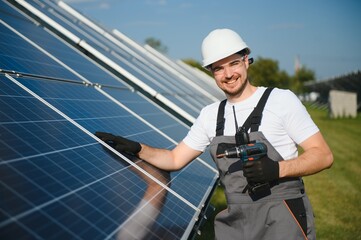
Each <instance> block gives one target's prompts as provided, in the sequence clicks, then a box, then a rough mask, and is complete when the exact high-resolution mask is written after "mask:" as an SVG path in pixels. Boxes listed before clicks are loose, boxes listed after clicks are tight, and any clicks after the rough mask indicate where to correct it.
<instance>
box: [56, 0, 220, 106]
mask: <svg viewBox="0 0 361 240" xmlns="http://www.w3.org/2000/svg"><path fill="white" fill-rule="evenodd" d="M57 4H58V5H59V6H60V7H61V8H63V9H64V10H65V11H67V12H68V13H69V14H71V15H72V16H74V17H75V18H77V19H78V20H79V21H81V22H83V23H84V24H86V25H88V26H89V27H90V28H92V29H94V31H96V32H98V33H99V34H101V35H103V36H104V37H106V38H107V39H109V40H110V41H111V42H113V43H114V44H116V45H120V46H121V47H123V48H126V49H127V47H126V46H125V45H124V44H122V43H121V42H120V41H119V40H117V39H115V38H114V37H113V36H112V35H111V34H109V33H108V32H107V31H105V30H104V29H102V28H101V27H99V26H97V25H96V24H95V23H94V22H92V21H91V20H90V19H88V18H86V17H85V16H84V15H82V14H81V13H79V12H78V11H76V10H75V9H74V8H72V7H71V6H69V5H68V4H66V3H65V2H63V1H61V0H59V1H57ZM112 33H113V34H114V35H115V36H116V37H118V38H119V39H121V40H122V41H124V42H126V43H127V44H128V45H130V46H132V47H133V48H135V49H136V50H138V51H139V52H141V53H143V54H145V55H146V56H147V57H149V58H150V59H152V60H153V61H154V62H156V63H157V64H159V65H160V66H161V67H163V68H164V69H167V70H168V71H169V72H171V73H173V74H174V75H176V76H178V77H179V78H180V79H181V80H183V81H184V82H185V83H187V84H189V85H190V86H192V87H193V88H194V89H196V90H197V91H199V92H200V93H202V94H203V95H204V96H206V97H208V98H209V99H210V100H211V101H218V100H219V99H218V98H216V97H214V96H213V95H211V94H209V92H207V91H206V90H204V88H201V87H199V86H198V85H197V84H195V83H194V82H193V81H192V80H190V79H188V78H187V77H186V76H184V75H183V74H182V73H181V72H179V70H178V69H176V68H177V67H176V65H175V64H174V63H173V62H172V61H171V60H169V59H167V58H166V57H165V56H163V55H161V54H160V53H158V52H157V51H155V50H154V49H153V48H151V47H150V46H147V45H145V46H144V48H143V47H141V46H140V45H139V44H138V43H136V42H135V41H133V40H132V39H130V38H128V37H127V36H125V35H124V34H123V33H121V32H120V31H119V30H117V29H113V30H112ZM128 51H129V52H130V53H131V54H136V53H134V51H132V50H130V49H129V50H128Z"/></svg>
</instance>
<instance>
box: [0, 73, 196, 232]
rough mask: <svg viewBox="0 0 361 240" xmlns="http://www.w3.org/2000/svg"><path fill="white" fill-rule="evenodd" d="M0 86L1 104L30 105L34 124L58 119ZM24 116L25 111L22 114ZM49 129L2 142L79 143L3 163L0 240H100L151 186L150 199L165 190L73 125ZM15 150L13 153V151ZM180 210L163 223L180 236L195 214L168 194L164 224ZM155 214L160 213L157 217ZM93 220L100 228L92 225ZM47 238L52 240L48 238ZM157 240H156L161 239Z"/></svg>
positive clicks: (6, 84)
mask: <svg viewBox="0 0 361 240" xmlns="http://www.w3.org/2000/svg"><path fill="white" fill-rule="evenodd" d="M0 83H1V89H6V88H7V89H12V91H9V92H12V95H9V96H7V97H4V96H3V95H2V96H1V100H2V102H3V103H5V104H7V103H8V102H14V101H13V100H14V98H16V97H18V98H21V99H22V101H21V102H27V101H32V100H33V101H34V104H33V106H32V109H31V110H32V111H34V112H36V113H37V116H38V118H40V119H41V118H42V116H43V114H42V113H43V112H48V114H47V115H51V116H53V117H54V118H55V119H61V116H59V115H57V114H56V113H55V112H54V111H52V110H51V109H49V108H47V107H45V105H43V104H42V103H41V102H39V101H38V100H36V99H35V100H34V99H33V98H32V97H31V96H28V94H27V93H25V92H24V91H22V90H20V89H17V87H16V86H13V84H12V83H9V81H8V80H6V79H4V77H3V76H2V77H1V82H0ZM21 102H20V103H19V104H13V105H12V107H13V108H19V107H20V109H21V105H22V104H21ZM41 109H43V110H41ZM24 111H30V109H28V108H25V109H24ZM25 113H26V112H25ZM47 115H45V116H47ZM24 122H25V121H24V120H23V121H22V122H18V121H16V119H13V122H12V123H11V124H7V125H5V126H4V125H3V124H2V119H1V126H2V128H5V129H7V127H8V126H9V125H15V126H17V127H20V126H22V125H24ZM27 122H32V119H27ZM52 123H53V122H50V123H48V124H49V128H45V129H43V128H39V130H42V131H35V132H33V131H32V129H33V128H29V132H23V131H20V132H13V131H10V132H12V136H8V137H7V138H3V136H2V138H1V143H2V144H1V145H2V146H9V141H10V142H11V140H12V139H13V138H14V137H17V138H18V139H21V138H22V137H23V136H26V135H29V134H32V136H33V137H34V138H33V139H32V141H33V142H34V143H35V144H36V142H37V139H36V138H35V136H38V137H39V141H41V140H44V139H48V138H52V137H53V135H52V134H53V133H52V130H54V131H61V132H62V133H66V134H63V135H62V136H61V137H60V136H58V137H59V139H58V140H59V141H62V142H68V141H69V140H70V139H71V140H73V141H71V142H74V139H73V138H74V137H77V136H78V138H79V139H83V142H82V143H81V144H80V143H79V142H77V143H78V145H77V146H76V147H68V148H64V149H53V151H44V152H42V153H41V154H39V153H34V154H33V155H31V154H28V155H27V156H25V154H24V153H19V154H18V155H19V156H21V157H19V158H18V159H7V158H5V159H2V161H1V162H0V171H1V176H2V178H1V192H2V193H3V194H4V195H5V196H7V197H6V198H4V199H2V200H1V207H0V209H1V212H2V213H1V216H2V217H1V219H0V228H1V235H2V237H7V236H10V235H11V236H12V237H15V238H16V237H24V236H30V235H33V234H34V235H33V236H36V235H37V236H40V237H45V238H48V236H56V238H57V237H59V236H61V235H63V234H65V235H68V234H69V235H68V236H71V237H79V238H83V237H86V236H93V237H94V236H95V238H98V237H99V238H104V237H105V236H108V234H109V232H104V229H100V226H103V225H108V226H109V225H110V226H112V227H110V228H108V229H109V230H112V231H114V229H117V228H118V227H119V225H121V224H122V222H123V221H125V218H126V217H128V216H130V214H131V211H132V210H134V209H135V208H136V205H137V204H138V203H139V201H140V200H141V198H142V196H143V194H144V193H145V192H146V191H147V190H146V189H149V184H150V183H152V185H155V186H157V190H156V191H158V193H157V194H155V196H157V195H158V194H160V193H159V192H160V191H163V190H164V189H162V188H161V187H159V185H158V184H156V183H154V182H152V180H149V179H148V177H147V176H144V175H143V174H142V173H140V172H136V170H134V169H133V170H130V168H129V167H128V166H126V165H127V164H124V163H122V161H119V159H114V157H113V156H112V155H109V154H108V153H107V152H106V151H104V149H103V148H102V147H101V146H100V144H98V143H97V142H95V141H94V139H93V138H90V137H89V136H88V135H86V134H84V133H83V132H82V131H81V130H80V129H78V128H77V127H75V126H74V125H73V124H70V123H69V122H67V121H64V124H63V126H58V125H55V126H54V125H52ZM52 128H53V129H52ZM79 136H81V137H79ZM40 139H41V140H40ZM4 143H5V144H4ZM86 143H88V144H86ZM56 146H58V145H56ZM36 149H39V148H38V147H37V148H36ZM5 150H6V149H5ZM16 150H17V151H18V149H17V148H16ZM6 152H7V151H5V153H6ZM118 158H119V157H118ZM143 164H144V163H143ZM149 167H150V166H149V165H148V168H149ZM154 171H155V169H153V172H154ZM158 171H159V170H158ZM156 174H157V176H158V179H161V178H160V177H159V176H160V175H161V174H162V173H159V172H158V173H156ZM144 179H148V180H144ZM147 182H148V187H147ZM165 183H166V182H165ZM159 189H161V190H159ZM99 193H101V194H99ZM153 197H154V196H153ZM163 200H164V199H163ZM147 204H150V203H149V202H148V203H147ZM174 205H177V206H174ZM180 207H181V208H182V209H183V211H182V212H181V213H182V218H178V219H176V218H174V219H176V220H174V219H173V220H172V221H173V223H172V222H171V223H170V222H168V221H166V223H167V224H170V225H172V224H175V225H177V226H176V227H177V228H178V227H179V228H181V229H183V232H184V230H185V228H187V226H188V223H189V222H190V221H192V217H193V215H194V214H195V210H194V209H192V208H190V207H189V206H187V205H186V204H185V203H184V202H181V201H180V200H179V199H178V198H177V197H174V196H173V195H172V194H168V195H167V198H166V202H165V205H164V207H163V208H164V209H165V211H166V214H167V216H166V218H168V217H169V216H171V215H172V214H173V215H176V216H178V215H179V213H180V212H179V211H178V210H179V209H178V208H180ZM163 208H162V209H163ZM174 209H177V212H174ZM186 209H188V210H186ZM159 214H160V215H162V214H163V213H161V212H159ZM90 215H91V216H90ZM10 217H13V218H10ZM34 219H37V221H34ZM94 219H98V221H102V222H96V221H95V222H93V221H91V220H94ZM15 220H16V221H15ZM39 223H41V224H39ZM46 224H48V226H46ZM44 225H45V226H46V227H44ZM94 225H96V227H94ZM158 227H162V225H161V224H160V226H158ZM30 229H31V230H30ZM24 231H25V232H24ZM163 231H166V230H165V228H163V227H162V231H161V232H163ZM50 232H52V233H53V234H54V235H50ZM35 233H36V234H35ZM18 234H21V235H18ZM57 234H60V235H57ZM159 234H161V233H159ZM172 234H173V233H172ZM158 237H159V239H161V237H160V236H157V238H158ZM179 237H180V236H179V235H177V236H174V239H176V238H179Z"/></svg>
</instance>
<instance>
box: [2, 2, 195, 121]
mask: <svg viewBox="0 0 361 240" xmlns="http://www.w3.org/2000/svg"><path fill="white" fill-rule="evenodd" d="M9 1H10V2H13V1H15V2H16V3H17V4H18V5H20V6H21V7H22V8H23V9H26V11H28V12H29V13H31V14H32V15H33V16H34V17H36V18H37V20H39V21H41V22H43V23H44V24H46V25H47V27H49V28H50V29H51V30H52V31H54V32H56V33H57V34H59V35H60V36H62V37H63V38H66V39H67V40H68V41H69V42H71V43H72V44H73V45H74V46H76V47H80V48H82V49H83V51H84V50H85V51H86V52H87V55H88V56H90V55H92V56H93V57H94V58H95V59H97V60H99V61H100V62H101V63H103V64H102V65H103V66H104V67H106V68H111V69H112V70H113V71H115V72H117V73H118V74H119V75H120V76H121V78H122V79H123V80H127V81H128V83H130V84H131V85H132V86H133V87H134V88H136V89H137V90H138V91H141V92H142V93H143V94H144V95H145V96H147V97H149V98H150V99H152V100H154V101H156V102H158V103H159V104H160V105H163V106H165V107H167V109H168V110H169V111H171V112H173V113H174V114H175V115H177V116H179V117H180V119H182V120H184V121H185V123H186V124H188V125H189V126H190V125H192V124H193V122H194V121H195V118H194V117H193V116H191V115H190V114H188V113H187V112H186V111H184V110H183V109H181V108H180V107H178V106H177V105H175V104H174V103H173V102H172V101H170V100H169V99H167V98H166V97H164V96H163V95H162V94H161V93H159V92H157V91H156V90H154V89H153V88H151V87H149V86H148V85H147V84H145V83H143V82H142V81H141V80H139V79H138V78H136V77H135V76H134V75H132V74H130V73H129V72H127V71H125V70H124V69H123V68H122V67H121V66H119V65H118V64H117V63H115V62H114V61H112V60H111V59H109V58H108V57H107V56H105V55H103V54H102V53H100V52H99V51H98V50H96V49H95V48H93V47H92V46H91V45H89V44H88V43H87V42H85V41H84V40H82V39H80V38H79V37H77V36H76V35H74V34H73V33H71V32H70V31H68V30H67V29H65V28H64V27H63V26H61V25H59V24H58V23H56V22H55V21H53V20H52V19H51V18H49V17H48V16H46V15H45V14H43V13H42V12H40V11H39V10H37V9H36V8H34V7H33V6H31V5H30V4H29V3H27V2H26V1H24V0H9Z"/></svg>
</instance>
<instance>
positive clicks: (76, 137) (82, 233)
mask: <svg viewBox="0 0 361 240" xmlns="http://www.w3.org/2000/svg"><path fill="white" fill-rule="evenodd" d="M221 98H222V94H221V92H220V91H219V90H218V89H217V88H216V87H215V86H214V85H212V82H211V81H210V79H209V77H208V76H205V75H204V74H203V73H201V72H199V71H197V70H194V69H192V68H190V67H189V66H186V65H185V64H183V63H181V62H174V61H172V60H170V59H168V58H166V57H165V56H163V55H161V54H159V53H157V52H156V51H155V50H153V49H151V48H150V47H149V46H145V47H142V46H140V45H138V44H137V43H135V42H133V41H132V40H131V39H129V38H127V37H126V36H124V35H123V34H121V33H120V32H119V31H117V30H113V31H108V30H106V29H105V28H104V27H101V26H100V25H98V24H96V23H94V22H93V21H91V20H89V19H88V18H86V17H85V16H83V15H82V14H80V13H79V12H77V11H75V10H74V9H72V8H71V7H70V6H68V5H67V4H65V3H63V2H62V1H38V0H34V1H22V0H16V1H15V0H12V1H5V0H2V1H0V193H1V198H0V239H132V238H134V239H143V238H144V239H145V238H146V239H187V238H189V237H192V236H193V233H194V230H195V229H196V228H197V224H196V223H197V222H199V220H200V218H201V215H202V211H204V206H205V205H206V203H207V200H208V198H209V196H210V194H211V192H212V190H213V188H214V186H215V184H216V182H217V178H218V173H217V170H216V169H215V165H214V163H213V161H212V160H211V158H210V156H209V153H208V152H205V153H204V154H202V155H201V156H200V158H198V159H196V160H195V161H193V162H191V163H190V164H189V165H187V166H186V167H185V168H184V169H182V170H180V171H175V172H165V171H161V170H159V169H156V168H154V167H153V166H151V165H149V164H147V163H145V162H144V161H141V160H139V159H136V158H134V157H133V156H128V155H124V154H121V153H119V152H116V151H114V150H113V149H112V148H111V147H109V146H108V145H106V144H104V143H103V142H102V141H99V139H97V138H96V137H95V136H94V133H95V132H96V131H104V132H111V133H114V134H116V135H122V136H124V137H128V138H131V139H133V140H136V141H140V142H143V143H146V144H149V145H152V146H156V147H160V148H168V149H171V148H173V147H174V146H175V145H176V144H177V143H178V142H179V141H181V140H182V139H183V137H184V136H185V134H186V132H187V131H188V130H189V127H190V125H191V124H192V122H193V121H194V119H195V117H196V116H197V115H198V112H199V111H200V109H201V108H202V107H203V106H204V105H206V104H209V103H211V102H214V101H217V100H219V99H221Z"/></svg>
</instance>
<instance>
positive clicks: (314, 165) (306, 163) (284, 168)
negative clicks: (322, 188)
mask: <svg viewBox="0 0 361 240" xmlns="http://www.w3.org/2000/svg"><path fill="white" fill-rule="evenodd" d="M332 161H333V160H332V154H323V153H321V152H319V150H317V149H315V150H314V151H309V152H305V153H303V154H302V155H300V156H299V157H298V158H296V159H291V160H286V161H282V162H280V165H279V166H280V177H281V178H282V177H302V176H307V175H312V174H315V173H318V172H320V171H322V170H324V169H326V168H329V167H331V165H332Z"/></svg>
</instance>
